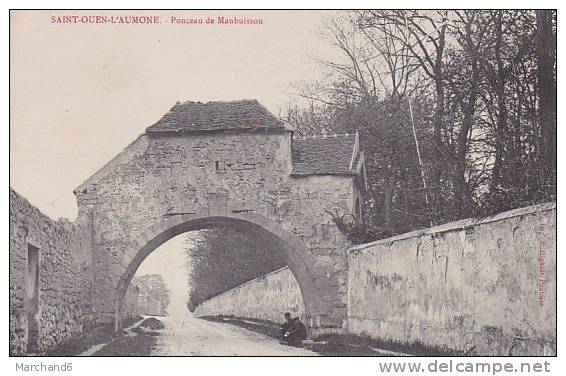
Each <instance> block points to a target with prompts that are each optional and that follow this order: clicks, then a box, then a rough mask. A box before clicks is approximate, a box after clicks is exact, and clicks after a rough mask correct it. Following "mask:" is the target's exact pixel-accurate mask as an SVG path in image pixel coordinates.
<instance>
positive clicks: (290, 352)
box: [151, 311, 317, 356]
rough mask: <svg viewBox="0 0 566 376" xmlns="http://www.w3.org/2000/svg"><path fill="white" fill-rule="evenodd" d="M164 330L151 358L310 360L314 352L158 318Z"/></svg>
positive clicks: (193, 321)
mask: <svg viewBox="0 0 566 376" xmlns="http://www.w3.org/2000/svg"><path fill="white" fill-rule="evenodd" d="M160 320H162V322H163V323H164V324H165V329H164V330H163V332H162V333H161V335H160V336H159V337H158V339H157V344H156V346H155V348H154V350H153V351H152V353H151V355H162V356H163V355H165V356H167V355H216V356H233V355H240V356H241V355H252V356H254V355H255V356H261V355H264V356H313V355H317V354H316V353H314V352H311V351H308V350H305V349H300V348H294V347H290V346H285V345H281V344H280V343H279V342H278V341H277V340H275V339H273V338H270V337H267V336H264V335H262V334H258V333H255V332H252V331H249V330H246V329H243V328H239V327H237V326H234V325H230V324H223V323H215V322H210V321H205V320H199V319H197V318H194V317H192V316H191V315H190V313H189V312H188V311H187V313H186V314H184V315H172V316H168V317H166V318H160Z"/></svg>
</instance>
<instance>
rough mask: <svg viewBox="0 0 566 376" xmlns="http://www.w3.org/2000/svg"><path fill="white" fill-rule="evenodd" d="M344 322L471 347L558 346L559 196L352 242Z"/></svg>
mask: <svg viewBox="0 0 566 376" xmlns="http://www.w3.org/2000/svg"><path fill="white" fill-rule="evenodd" d="M348 265H349V273H348V275H349V283H348V314H347V330H348V331H349V332H350V333H354V334H358V335H368V336H371V337H374V338H378V339H384V340H392V341H399V342H408V343H411V342H420V343H423V344H425V345H428V346H438V347H445V348H450V349H454V350H459V351H462V352H464V353H468V354H478V355H553V354H555V353H556V311H555V309H556V272H555V271H556V205H555V204H545V205H538V206H533V207H527V208H522V209H518V210H514V211H510V212H506V213H501V214H499V215H497V216H495V217H491V218H486V219H484V220H481V221H473V220H465V221H459V222H454V223H448V224H446V225H443V226H439V227H433V228H430V229H427V230H424V231H416V232H411V233H408V234H403V235H400V236H397V237H393V238H389V239H384V240H380V241H377V242H374V243H370V244H364V245H360V246H357V247H354V248H352V249H350V250H349V254H348Z"/></svg>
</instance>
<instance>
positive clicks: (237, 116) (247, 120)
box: [146, 99, 285, 132]
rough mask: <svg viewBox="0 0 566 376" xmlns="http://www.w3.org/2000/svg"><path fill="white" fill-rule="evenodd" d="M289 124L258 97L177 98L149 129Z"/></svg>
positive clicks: (210, 128)
mask: <svg viewBox="0 0 566 376" xmlns="http://www.w3.org/2000/svg"><path fill="white" fill-rule="evenodd" d="M255 128H281V129H284V128H285V123H284V122H283V121H282V120H280V119H278V118H276V117H275V116H274V115H273V114H272V113H271V112H269V111H268V110H267V109H266V108H265V107H263V106H262V105H261V104H259V102H258V101H257V100H255V99H251V100H248V99H244V100H239V101H232V102H207V103H202V102H190V101H189V102H177V104H175V105H174V106H173V107H172V108H171V109H170V110H169V112H167V113H166V114H165V115H164V116H163V117H162V118H161V119H160V120H159V121H158V122H157V123H155V124H153V125H152V126H150V127H148V128H147V129H146V130H147V131H148V132H168V131H211V130H221V129H255Z"/></svg>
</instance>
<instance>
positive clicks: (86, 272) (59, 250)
mask: <svg viewBox="0 0 566 376" xmlns="http://www.w3.org/2000/svg"><path fill="white" fill-rule="evenodd" d="M90 230H91V228H90V227H89V224H88V220H87V219H86V218H84V217H83V218H79V219H78V220H77V222H76V223H70V222H69V221H67V220H65V219H60V220H58V221H54V220H52V219H50V218H49V217H47V216H46V215H44V214H42V213H41V212H40V211H39V210H38V209H36V208H35V207H34V206H32V205H31V204H30V203H29V202H28V201H27V200H26V199H24V198H23V197H22V196H20V195H18V194H17V193H16V192H14V191H13V190H12V189H10V354H13V355H19V354H23V353H26V352H41V351H43V350H46V349H49V348H52V347H53V346H55V345H56V344H58V343H60V342H61V341H64V340H66V339H69V338H71V337H72V336H74V335H77V334H79V333H82V332H83V331H84V330H85V329H87V328H89V327H90V326H91V325H92V324H93V322H94V312H93V307H92V275H91V262H92V260H91V254H90V252H89V249H90V238H91V237H90ZM34 253H35V255H37V264H36V265H37V269H35V266H32V265H31V262H32V261H31V260H30V261H29V263H28V254H30V255H33V254H34ZM31 257H32V258H34V257H33V256H31ZM32 270H33V272H32ZM36 271H37V273H36ZM34 281H36V282H37V283H36V285H35V286H37V288H35V287H34V283H35V282H34ZM28 312H37V314H35V315H34V314H33V313H32V314H31V315H30V314H28ZM28 316H29V317H28ZM34 317H35V318H34ZM30 328H34V329H32V330H30ZM36 330H37V332H36ZM30 338H31V340H30V341H28V339H30ZM34 338H35V340H34Z"/></svg>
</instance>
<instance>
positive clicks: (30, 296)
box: [26, 244, 39, 353]
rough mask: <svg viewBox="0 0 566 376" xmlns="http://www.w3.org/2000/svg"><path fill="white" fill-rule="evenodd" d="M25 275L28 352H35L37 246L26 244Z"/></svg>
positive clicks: (37, 297)
mask: <svg viewBox="0 0 566 376" xmlns="http://www.w3.org/2000/svg"><path fill="white" fill-rule="evenodd" d="M27 271H28V272H27V275H26V282H27V283H26V312H27V332H28V341H27V343H28V346H27V347H28V348H27V350H28V353H29V352H37V351H38V345H39V323H38V320H37V313H38V312H39V248H37V247H34V246H33V245H31V244H28V270H27Z"/></svg>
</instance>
